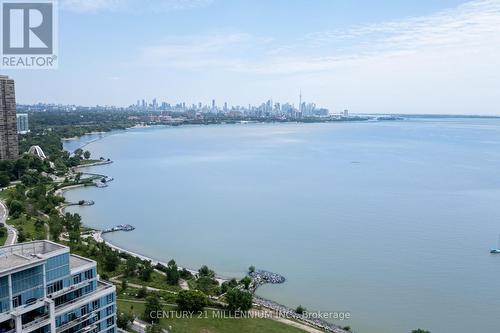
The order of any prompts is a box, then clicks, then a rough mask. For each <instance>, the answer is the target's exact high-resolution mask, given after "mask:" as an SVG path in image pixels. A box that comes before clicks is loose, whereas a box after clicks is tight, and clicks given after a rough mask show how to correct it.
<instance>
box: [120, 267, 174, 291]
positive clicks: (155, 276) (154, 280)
mask: <svg viewBox="0 0 500 333" xmlns="http://www.w3.org/2000/svg"><path fill="white" fill-rule="evenodd" d="M122 279H125V280H127V282H128V283H133V284H140V285H143V286H148V287H153V288H158V289H163V290H170V291H175V292H178V291H181V288H180V287H179V286H172V285H169V284H168V283H167V277H166V276H165V275H163V274H160V273H158V272H156V271H153V273H151V281H148V282H145V281H143V280H141V279H140V278H139V277H137V276H133V277H122V278H120V280H122Z"/></svg>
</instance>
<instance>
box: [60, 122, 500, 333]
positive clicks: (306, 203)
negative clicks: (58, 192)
mask: <svg viewBox="0 0 500 333" xmlns="http://www.w3.org/2000/svg"><path fill="white" fill-rule="evenodd" d="M96 138H97V136H95V135H94V136H92V135H91V136H87V137H84V138H81V139H80V140H77V141H73V142H67V143H66V146H67V147H69V148H72V149H74V148H75V147H77V146H78V145H80V144H82V142H89V141H92V140H95V139H96ZM86 149H89V150H90V151H91V152H92V153H93V155H94V156H96V157H99V156H105V157H109V158H111V159H112V160H113V161H114V162H115V163H113V164H111V165H108V166H101V167H94V168H91V169H90V170H92V171H95V172H102V173H105V174H108V175H110V176H112V177H114V178H115V181H114V182H112V183H111V184H110V186H109V187H108V188H105V189H97V188H86V189H78V190H75V191H70V192H68V193H67V197H68V199H69V200H71V201H75V200H79V199H93V200H95V202H96V204H95V206H92V207H84V208H74V210H73V211H74V212H78V213H79V214H81V215H82V216H83V219H84V222H85V223H86V224H87V225H90V226H93V227H97V228H106V227H110V226H113V225H116V224H120V223H130V224H133V225H135V226H136V227H137V229H136V230H135V231H134V232H130V233H114V234H112V235H109V236H108V239H109V240H110V241H112V242H114V243H116V244H117V245H121V246H124V247H127V248H129V249H131V250H134V251H138V252H140V253H142V254H145V255H149V256H152V257H154V258H158V259H162V260H169V259H171V258H175V259H176V261H177V262H178V263H180V264H181V265H185V266H187V267H192V268H197V267H199V266H201V265H203V264H207V265H209V266H210V267H212V268H214V269H215V270H216V271H217V272H219V273H220V274H222V275H228V276H242V275H243V274H244V272H245V271H246V268H247V267H248V266H249V265H255V266H257V267H259V268H263V269H268V270H272V271H275V272H278V273H281V274H283V275H284V276H286V277H287V279H288V280H287V282H286V284H284V285H280V286H266V287H264V288H262V289H260V290H259V294H261V295H262V296H265V297H268V298H271V299H274V300H276V301H278V302H281V303H284V304H287V305H290V306H293V307H295V306H297V305H298V304H302V305H304V306H306V307H307V308H308V309H310V310H318V311H325V312H328V311H349V312H350V313H351V315H352V320H350V321H348V322H346V321H344V322H341V323H340V324H342V325H351V326H352V327H353V328H354V329H355V330H356V331H358V332H360V333H368V332H370V333H397V332H409V331H410V330H411V329H414V328H417V327H422V328H426V329H429V330H431V331H432V332H433V333H449V332H454V333H462V332H463V333H465V332H467V333H469V332H497V331H498V327H499V326H500V316H499V313H500V284H499V283H498V282H497V280H498V277H499V276H500V255H497V256H494V255H490V254H489V253H488V252H489V248H490V247H491V246H495V245H496V242H497V238H498V234H499V233H500V121H499V120H491V119H489V120H488V119H446V120H436V119H434V120H418V121H416V120H413V121H400V122H399V121H398V122H379V123H375V122H373V123H368V122H365V123H339V124H335V123H332V124H254V125H252V124H247V125H221V126H192V127H191V126H185V127H176V128H147V129H133V130H128V131H122V132H117V133H115V134H113V135H108V136H105V137H104V138H102V140H98V141H94V142H91V143H90V144H88V145H87V147H86Z"/></svg>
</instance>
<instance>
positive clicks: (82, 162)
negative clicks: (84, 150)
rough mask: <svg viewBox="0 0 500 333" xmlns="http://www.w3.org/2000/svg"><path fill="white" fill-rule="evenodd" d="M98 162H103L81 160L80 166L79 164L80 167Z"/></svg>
mask: <svg viewBox="0 0 500 333" xmlns="http://www.w3.org/2000/svg"><path fill="white" fill-rule="evenodd" d="M97 162H102V161H101V160H81V161H80V164H78V166H82V165H87V164H92V163H97Z"/></svg>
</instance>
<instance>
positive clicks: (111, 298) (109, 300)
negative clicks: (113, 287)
mask: <svg viewBox="0 0 500 333" xmlns="http://www.w3.org/2000/svg"><path fill="white" fill-rule="evenodd" d="M106 300H107V303H108V304H109V303H112V302H113V294H109V295H108V296H107V297H106Z"/></svg>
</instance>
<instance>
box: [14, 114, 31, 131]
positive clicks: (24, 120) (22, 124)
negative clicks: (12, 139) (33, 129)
mask: <svg viewBox="0 0 500 333" xmlns="http://www.w3.org/2000/svg"><path fill="white" fill-rule="evenodd" d="M16 118H17V133H19V134H26V133H28V132H29V131H30V128H29V125H28V114H27V113H18V114H16Z"/></svg>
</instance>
